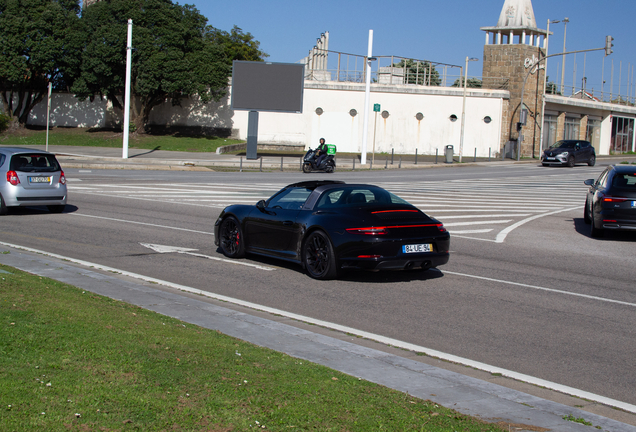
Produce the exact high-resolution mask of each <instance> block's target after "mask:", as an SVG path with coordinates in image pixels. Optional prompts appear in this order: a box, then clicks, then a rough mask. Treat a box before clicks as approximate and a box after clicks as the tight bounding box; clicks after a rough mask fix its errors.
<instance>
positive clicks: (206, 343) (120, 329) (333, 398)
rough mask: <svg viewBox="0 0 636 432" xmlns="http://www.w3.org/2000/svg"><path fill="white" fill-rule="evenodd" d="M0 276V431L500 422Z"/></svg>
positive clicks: (13, 275)
mask: <svg viewBox="0 0 636 432" xmlns="http://www.w3.org/2000/svg"><path fill="white" fill-rule="evenodd" d="M2 270H4V272H3V271H2ZM5 272H8V273H5ZM0 278H1V280H0V326H2V330H1V331H0V401H2V404H3V406H0V430H3V431H27V430H46V431H88V430H103V431H132V430H141V431H147V430H158V431H169V430H178V431H248V430H255V429H261V430H270V431H305V430H313V431H502V430H504V429H502V428H500V427H499V426H497V425H494V424H487V423H483V422H482V421H480V420H478V419H474V418H471V417H468V416H465V415H462V414H459V413H457V412H454V411H452V410H449V409H446V408H443V407H441V406H438V405H436V404H435V403H433V402H431V401H424V400H420V399H416V398H414V397H412V396H409V395H407V394H404V393H400V392H397V391H394V390H391V389H388V388H385V387H382V386H379V385H376V384H373V383H369V382H367V381H363V380H359V379H358V378H355V377H352V376H348V375H345V374H342V373H340V372H337V371H334V370H331V369H329V368H326V367H323V366H320V365H316V364H312V363H309V362H307V361H304V360H300V359H297V358H293V357H290V356H288V355H285V354H282V353H278V352H275V351H272V350H269V349H264V348H260V347H257V346H255V345H252V344H249V343H246V342H243V341H240V340H237V339H234V338H231V337H228V336H226V335H223V334H220V333H218V332H216V331H212V330H207V329H203V328H200V327H197V326H195V325H191V324H188V323H184V322H181V321H179V320H176V319H172V318H168V317H165V316H162V315H159V314H156V313H154V312H150V311H147V310H144V309H141V308H139V307H136V306H132V305H129V304H126V303H123V302H120V301H116V300H112V299H109V298H105V297H101V296H98V295H95V294H92V293H90V292H88V291H82V290H81V289H78V288H76V287H73V286H69V285H66V284H62V283H59V282H56V281H53V280H50V279H47V278H42V277H38V276H34V275H30V274H27V273H24V272H21V271H18V270H16V269H13V268H10V267H6V266H0ZM505 430H507V429H505Z"/></svg>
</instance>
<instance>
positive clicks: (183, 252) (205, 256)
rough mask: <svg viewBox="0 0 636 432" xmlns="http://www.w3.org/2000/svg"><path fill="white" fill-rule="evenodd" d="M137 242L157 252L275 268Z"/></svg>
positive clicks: (186, 249) (178, 248)
mask: <svg viewBox="0 0 636 432" xmlns="http://www.w3.org/2000/svg"><path fill="white" fill-rule="evenodd" d="M139 244H140V245H142V246H143V247H147V248H148V249H152V250H153V251H155V252H159V253H180V254H185V255H192V256H195V257H199V258H206V259H210V260H213V261H223V262H226V263H230V264H238V265H243V266H247V267H254V268H257V269H259V270H266V271H272V270H276V269H275V268H274V267H267V266H262V265H258V264H252V263H248V262H243V261H237V260H229V259H226V258H218V257H213V256H209V255H203V254H198V253H194V251H197V250H198V249H189V248H183V247H178V246H165V245H158V244H152V243H139Z"/></svg>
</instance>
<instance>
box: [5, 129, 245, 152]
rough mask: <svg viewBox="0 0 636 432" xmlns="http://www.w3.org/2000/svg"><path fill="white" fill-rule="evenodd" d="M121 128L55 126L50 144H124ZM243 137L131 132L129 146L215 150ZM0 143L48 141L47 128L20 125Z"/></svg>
mask: <svg viewBox="0 0 636 432" xmlns="http://www.w3.org/2000/svg"><path fill="white" fill-rule="evenodd" d="M122 142H123V135H122V133H121V132H113V131H101V130H100V131H96V130H92V129H86V128H53V129H51V130H50V131H49V145H50V146H56V145H67V146H88V147H121V146H122ZM242 142H245V141H244V140H234V139H229V138H219V137H207V136H201V137H189V136H179V135H149V134H131V135H130V136H129V142H128V146H129V147H130V148H136V149H147V150H168V151H184V152H215V151H216V149H217V148H218V147H220V146H224V145H230V144H237V143H242ZM0 144H2V145H9V146H24V145H45V144H46V131H45V130H33V129H21V130H19V131H16V132H14V133H9V132H7V133H5V134H3V135H0Z"/></svg>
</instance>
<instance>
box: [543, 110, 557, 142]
mask: <svg viewBox="0 0 636 432" xmlns="http://www.w3.org/2000/svg"><path fill="white" fill-rule="evenodd" d="M556 136H557V116H555V115H545V116H544V118H543V148H544V149H546V148H548V147H550V146H551V145H552V144H554V143H555V142H556Z"/></svg>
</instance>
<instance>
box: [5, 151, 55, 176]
mask: <svg viewBox="0 0 636 432" xmlns="http://www.w3.org/2000/svg"><path fill="white" fill-rule="evenodd" d="M10 168H11V169H12V170H13V171H23V172H53V171H59V170H60V164H59V163H58V162H57V159H55V156H53V155H51V154H41V153H24V154H17V155H13V157H12V158H11V167H10Z"/></svg>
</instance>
